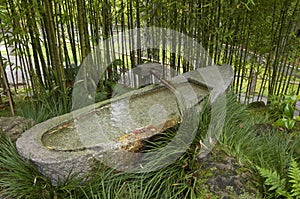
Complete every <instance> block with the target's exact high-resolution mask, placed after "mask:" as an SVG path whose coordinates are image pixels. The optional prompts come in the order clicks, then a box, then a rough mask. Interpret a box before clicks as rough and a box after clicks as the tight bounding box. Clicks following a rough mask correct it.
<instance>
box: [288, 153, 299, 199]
mask: <svg viewBox="0 0 300 199" xmlns="http://www.w3.org/2000/svg"><path fill="white" fill-rule="evenodd" d="M288 176H289V178H290V180H289V182H290V183H291V184H292V186H291V187H292V190H291V193H292V196H293V197H295V198H300V168H299V166H298V164H297V162H296V161H295V160H294V159H292V162H291V164H290V168H289V171H288Z"/></svg>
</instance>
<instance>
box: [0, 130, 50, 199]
mask: <svg viewBox="0 0 300 199" xmlns="http://www.w3.org/2000/svg"><path fill="white" fill-rule="evenodd" d="M0 187H1V189H2V191H1V195H2V196H4V197H8V198H30V199H31V198H51V192H50V191H49V188H50V183H49V181H48V180H47V179H45V178H44V177H43V176H41V175H40V173H39V172H38V170H37V169H36V168H35V167H34V166H33V165H32V164H31V163H30V162H25V161H24V160H23V159H22V158H21V157H20V156H19V155H18V153H17V150H16V148H15V146H14V145H13V143H12V142H11V141H10V140H9V139H8V138H7V137H5V136H4V135H2V134H1V133H0Z"/></svg>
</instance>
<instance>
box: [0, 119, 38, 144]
mask: <svg viewBox="0 0 300 199" xmlns="http://www.w3.org/2000/svg"><path fill="white" fill-rule="evenodd" d="M34 123H35V122H34V120H32V119H26V118H23V117H20V116H15V117H0V129H1V131H2V133H3V134H5V135H6V136H8V137H10V138H11V140H12V141H14V142H15V141H16V140H17V139H18V138H19V137H20V136H21V134H22V133H23V132H24V131H25V130H27V129H29V128H30V127H32V126H33V125H34Z"/></svg>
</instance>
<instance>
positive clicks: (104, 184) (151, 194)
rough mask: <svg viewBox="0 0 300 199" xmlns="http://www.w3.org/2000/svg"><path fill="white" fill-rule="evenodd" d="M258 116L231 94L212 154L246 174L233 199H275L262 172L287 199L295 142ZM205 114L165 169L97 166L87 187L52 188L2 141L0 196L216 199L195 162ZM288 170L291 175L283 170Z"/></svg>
mask: <svg viewBox="0 0 300 199" xmlns="http://www.w3.org/2000/svg"><path fill="white" fill-rule="evenodd" d="M260 111H261V110H253V109H249V108H248V107H247V106H246V105H242V104H240V103H238V102H237V101H236V96H235V95H233V94H228V95H227V114H226V120H225V125H224V128H223V132H222V134H221V136H220V138H219V140H218V143H217V144H216V146H215V149H217V151H223V152H222V153H224V154H225V156H230V157H234V158H235V159H236V160H237V163H238V164H239V166H240V169H239V172H241V173H243V172H245V171H247V173H248V174H249V175H250V176H249V179H250V183H248V184H247V188H249V189H248V190H250V191H249V192H248V191H245V192H243V193H241V195H236V194H235V193H234V192H233V195H232V196H231V197H233V198H234V197H237V198H243V197H244V198H263V197H264V198H272V197H275V196H277V195H276V193H277V192H276V189H271V188H270V185H271V186H274V184H270V183H268V181H266V179H269V178H271V177H272V176H268V175H267V174H268V173H267V174H264V175H260V174H262V172H261V171H266V172H267V171H270V172H269V173H270V174H272V173H271V171H272V172H276V174H277V175H278V176H280V177H281V178H280V180H281V181H282V179H288V180H286V182H287V183H289V184H287V186H286V190H283V191H286V192H288V193H289V194H290V195H293V194H294V195H295V194H296V193H297V190H298V189H297V187H298V186H299V182H298V181H297V179H298V178H297V175H294V176H292V177H291V173H292V172H293V173H295V171H297V169H298V168H297V166H296V163H297V162H299V158H298V157H299V153H298V154H297V147H298V146H297V144H298V143H299V137H295V135H294V134H287V133H285V132H282V131H279V130H277V128H271V129H270V128H269V127H268V128H265V126H263V125H262V124H268V123H269V122H270V118H269V117H268V114H266V113H265V111H261V113H259V112H260ZM210 114H211V113H210V106H208V105H206V106H205V108H204V110H203V112H202V113H201V115H200V117H201V120H200V125H199V126H200V127H199V130H198V134H197V136H196V138H195V140H194V142H193V144H192V145H191V146H190V148H189V149H188V150H187V151H186V152H185V153H184V154H183V155H182V156H181V157H180V158H179V159H178V160H176V161H175V162H174V163H173V164H171V165H169V166H167V167H165V168H162V169H160V170H158V171H153V172H149V173H144V174H130V173H119V172H117V171H115V170H113V169H110V168H108V167H106V166H105V165H101V164H100V165H99V167H98V168H97V169H95V171H94V172H93V173H92V174H90V175H91V176H86V179H89V180H88V181H86V183H80V181H81V180H82V179H79V180H78V179H77V180H76V178H74V176H70V178H69V179H68V180H66V181H65V182H61V183H59V185H57V186H53V185H51V183H50V181H49V179H46V178H45V177H43V176H42V175H41V174H39V172H38V171H37V169H36V168H35V167H34V166H33V165H32V164H31V163H28V162H25V161H24V160H23V159H21V158H20V156H19V155H18V154H17V152H16V149H15V146H14V144H13V143H12V142H11V141H10V140H9V139H8V138H6V137H4V136H2V135H1V137H0V141H1V142H0V150H1V154H0V176H1V178H0V187H1V192H0V193H1V195H3V196H8V197H11V198H41V197H42V198H219V197H220V195H218V194H217V193H214V192H212V191H211V189H210V188H209V187H208V186H207V184H206V182H207V181H208V180H209V179H210V178H212V177H214V176H213V172H211V168H210V170H204V168H202V167H201V161H199V156H198V155H199V151H200V149H201V140H202V139H203V138H204V136H205V133H206V131H207V129H208V124H209V121H210ZM174 133H176V131H174V130H173V131H168V132H165V135H164V137H162V138H161V139H159V141H158V142H156V143H149V144H148V147H147V150H155V149H156V147H161V146H163V144H165V142H167V141H168V139H169V138H171V137H172V136H174ZM156 141H157V140H156ZM213 151H214V150H213ZM215 154H218V153H217V152H215ZM218 158H219V159H220V157H218ZM221 159H222V158H221ZM291 163H293V164H291ZM289 167H292V168H293V170H290V169H287V168H289ZM258 168H259V169H258ZM266 172H265V173H266ZM290 180H294V181H292V182H290ZM279 182H280V181H279ZM291 188H293V189H291ZM226 189H228V190H225V192H226V191H227V193H228V194H229V193H230V192H232V190H231V189H233V188H230V187H228V188H226ZM289 191H290V192H289Z"/></svg>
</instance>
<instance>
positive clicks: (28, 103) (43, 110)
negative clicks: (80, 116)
mask: <svg viewBox="0 0 300 199" xmlns="http://www.w3.org/2000/svg"><path fill="white" fill-rule="evenodd" d="M71 91H72V90H71V88H68V89H67V91H66V92H67V93H64V92H63V91H62V90H61V89H60V88H59V87H54V88H52V89H46V88H45V87H39V92H38V95H37V96H32V97H27V98H25V99H23V100H21V101H19V102H18V105H17V108H18V112H19V114H20V115H21V116H23V117H25V118H32V119H34V120H35V121H36V122H38V123H39V122H42V121H45V120H47V119H49V118H52V117H55V116H58V115H62V114H64V113H68V112H69V111H70V110H71V105H72V101H71V97H70V96H71V93H72V92H71Z"/></svg>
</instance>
